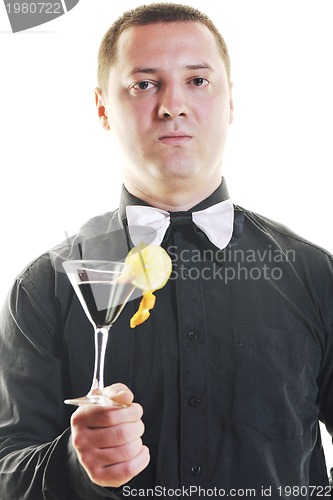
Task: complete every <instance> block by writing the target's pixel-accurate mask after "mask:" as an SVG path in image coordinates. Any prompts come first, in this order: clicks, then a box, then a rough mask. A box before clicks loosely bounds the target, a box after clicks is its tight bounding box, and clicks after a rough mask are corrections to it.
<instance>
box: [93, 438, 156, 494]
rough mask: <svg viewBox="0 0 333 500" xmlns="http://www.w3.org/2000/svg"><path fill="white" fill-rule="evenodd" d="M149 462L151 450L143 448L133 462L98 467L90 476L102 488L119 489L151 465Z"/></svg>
mask: <svg viewBox="0 0 333 500" xmlns="http://www.w3.org/2000/svg"><path fill="white" fill-rule="evenodd" d="M149 461H150V454H149V449H148V448H147V446H142V448H141V451H140V453H139V454H138V455H136V456H135V457H134V458H132V459H131V460H127V461H125V462H120V463H117V464H114V465H108V466H106V467H102V468H101V467H97V468H96V469H94V470H93V471H90V473H89V472H88V475H89V476H90V479H92V481H94V482H95V483H96V484H98V485H100V486H104V487H107V486H109V487H113V488H119V487H120V486H122V485H123V484H125V483H127V482H128V481H129V480H130V479H132V478H133V477H134V476H137V475H138V474H139V473H140V472H142V471H143V470H144V469H145V468H146V467H147V465H148V464H149Z"/></svg>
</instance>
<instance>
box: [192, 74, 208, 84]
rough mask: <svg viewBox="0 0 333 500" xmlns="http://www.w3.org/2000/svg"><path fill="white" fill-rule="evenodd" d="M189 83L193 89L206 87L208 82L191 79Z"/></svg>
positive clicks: (203, 79)
mask: <svg viewBox="0 0 333 500" xmlns="http://www.w3.org/2000/svg"><path fill="white" fill-rule="evenodd" d="M190 83H192V84H193V85H194V86H195V87H206V85H208V83H209V82H208V80H206V78H202V77H199V76H198V77H196V78H192V80H190Z"/></svg>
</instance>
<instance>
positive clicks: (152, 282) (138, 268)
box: [122, 243, 172, 328]
mask: <svg viewBox="0 0 333 500" xmlns="http://www.w3.org/2000/svg"><path fill="white" fill-rule="evenodd" d="M171 271H172V262H171V258H170V256H169V254H168V253H167V252H166V251H165V250H164V248H162V247H160V246H156V245H145V244H144V243H140V245H137V246H136V247H134V248H132V250H131V251H130V252H129V253H128V255H127V257H126V259H125V268H124V271H123V276H122V280H124V281H129V282H131V283H132V284H133V285H134V286H136V287H137V288H140V289H141V290H142V291H143V296H142V299H141V302H140V305H139V308H138V310H137V312H136V313H135V314H134V316H132V318H131V320H130V326H131V328H135V327H136V326H138V325H141V323H143V322H144V321H146V320H147V319H148V318H149V316H150V312H149V311H150V310H151V309H153V307H154V306H155V302H156V297H155V295H154V293H153V292H154V291H155V290H159V289H161V288H163V287H164V286H165V285H166V283H167V281H168V279H169V277H170V275H171Z"/></svg>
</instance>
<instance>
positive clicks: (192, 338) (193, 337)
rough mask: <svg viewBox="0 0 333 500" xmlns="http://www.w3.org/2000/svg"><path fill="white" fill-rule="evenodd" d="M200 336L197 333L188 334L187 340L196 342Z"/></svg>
mask: <svg viewBox="0 0 333 500" xmlns="http://www.w3.org/2000/svg"><path fill="white" fill-rule="evenodd" d="M198 336H199V335H198V334H197V332H188V333H187V338H188V339H189V340H196V339H197V338H198Z"/></svg>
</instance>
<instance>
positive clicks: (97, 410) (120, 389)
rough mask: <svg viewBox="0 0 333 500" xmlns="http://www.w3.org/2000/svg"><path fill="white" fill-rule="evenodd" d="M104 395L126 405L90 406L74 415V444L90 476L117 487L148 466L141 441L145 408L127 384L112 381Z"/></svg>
mask: <svg viewBox="0 0 333 500" xmlns="http://www.w3.org/2000/svg"><path fill="white" fill-rule="evenodd" d="M103 394H105V395H106V396H108V397H110V398H111V399H113V400H114V401H116V402H117V403H120V404H125V405H128V406H127V407H126V408H112V407H107V406H98V405H87V406H81V407H79V408H78V409H77V410H76V411H75V412H74V413H73V415H72V418H71V428H72V440H73V445H74V448H75V450H76V453H77V455H78V458H79V461H80V463H81V465H82V466H83V467H84V469H85V470H86V472H87V474H88V476H89V478H90V479H91V480H92V481H93V482H94V483H96V484H98V485H100V486H110V487H114V488H118V487H119V486H122V485H123V484H125V483H127V482H128V481H129V480H130V479H132V478H133V477H134V476H136V475H137V474H139V472H141V471H142V470H143V469H145V468H146V467H147V465H148V463H149V460H150V457H149V450H148V448H147V446H144V445H143V444H142V440H141V436H142V434H143V432H144V425H143V422H142V420H141V417H142V414H143V410H142V407H141V406H140V405H139V404H137V403H133V398H134V396H133V393H132V392H131V391H130V390H129V389H128V387H126V385H124V384H113V385H112V386H110V387H107V388H106V389H104V391H103Z"/></svg>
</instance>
